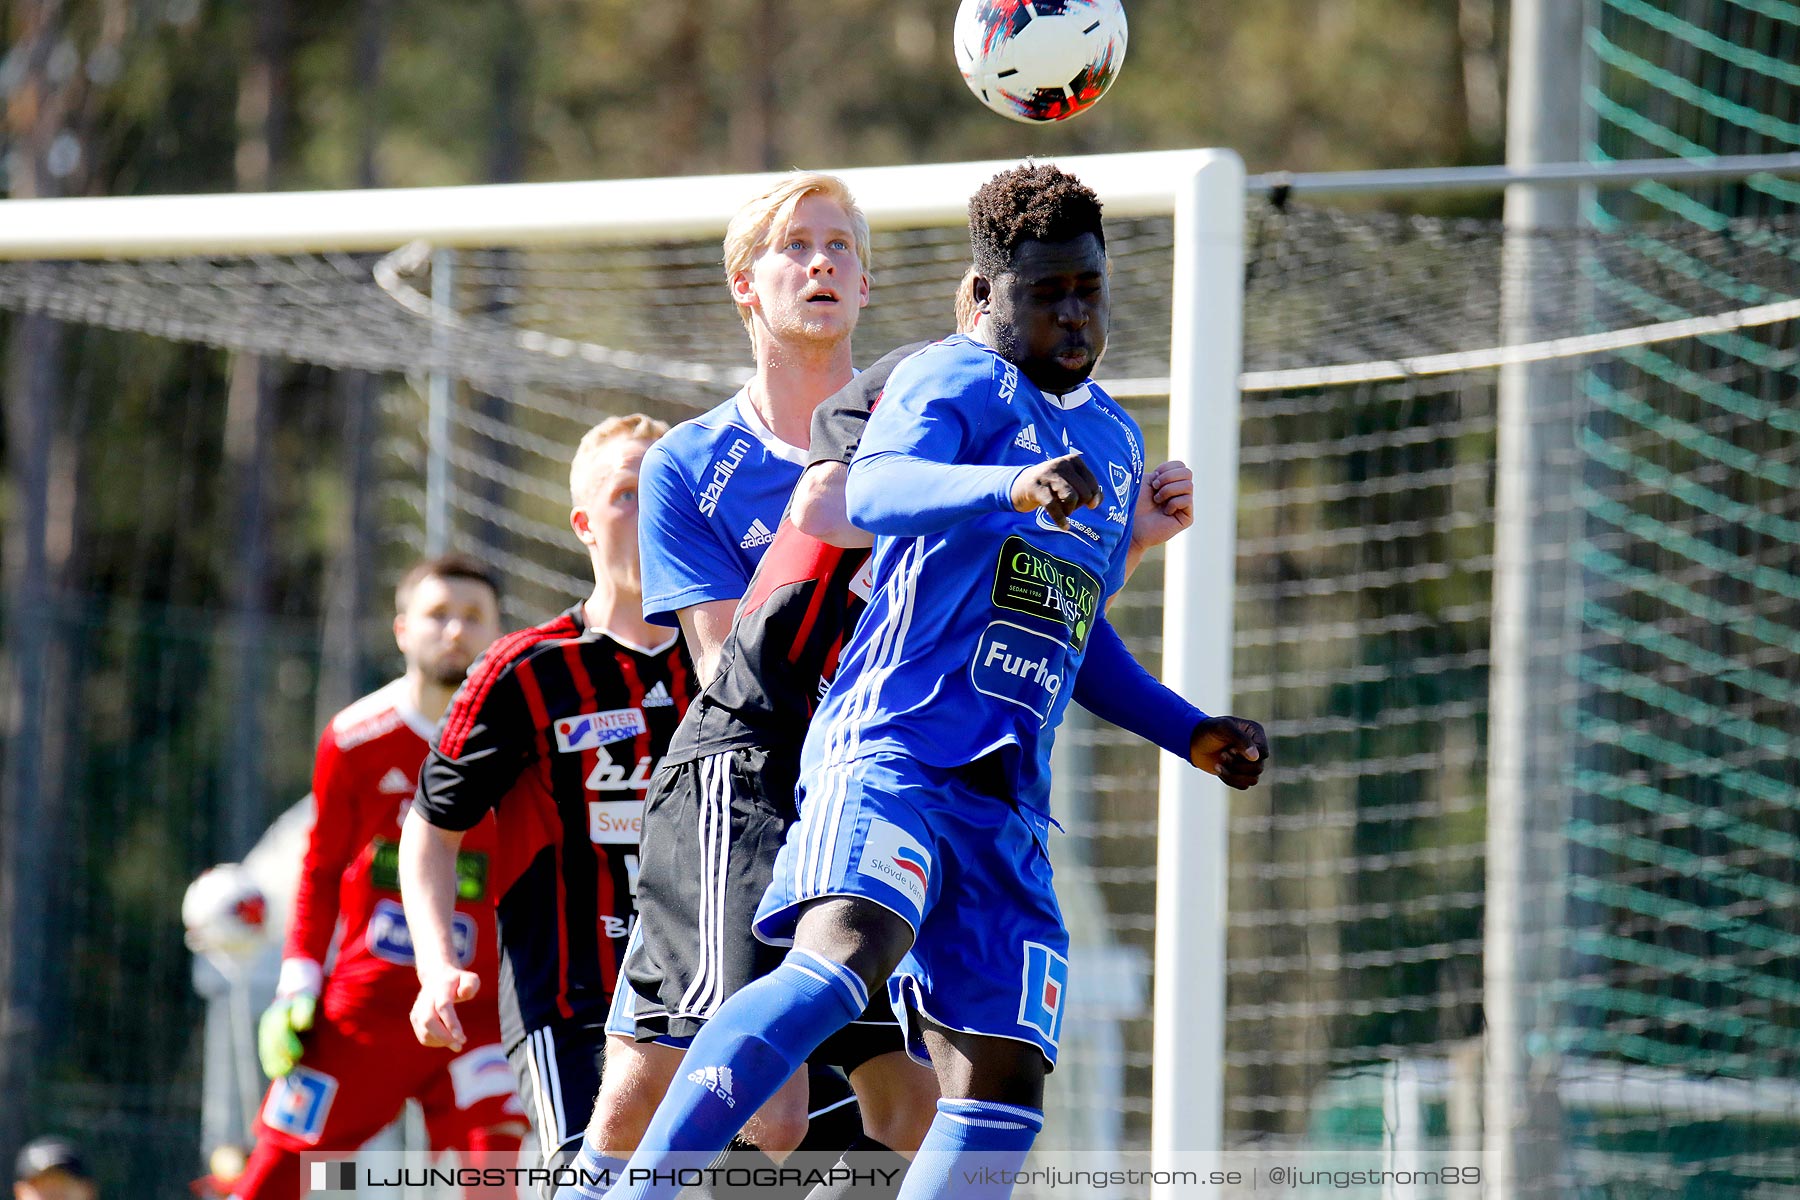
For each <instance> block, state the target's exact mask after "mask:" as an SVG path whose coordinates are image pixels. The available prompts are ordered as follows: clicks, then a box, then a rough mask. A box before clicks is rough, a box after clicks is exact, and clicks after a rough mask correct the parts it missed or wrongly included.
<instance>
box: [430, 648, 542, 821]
mask: <svg viewBox="0 0 1800 1200" xmlns="http://www.w3.org/2000/svg"><path fill="white" fill-rule="evenodd" d="M565 620H566V618H565ZM560 624H561V622H551V623H550V624H549V625H539V626H536V627H535V628H532V629H522V630H520V631H519V632H517V633H513V634H508V635H507V636H506V637H503V638H501V639H500V640H499V641H498V642H495V643H494V645H493V646H492V647H491V648H490V649H489V650H488V652H487V654H485V655H484V656H483V657H482V659H481V661H480V662H478V663H477V664H476V665H475V669H474V670H473V671H472V672H471V673H470V674H469V677H468V678H467V679H465V680H463V683H462V686H461V687H460V688H458V689H457V692H456V696H455V697H454V698H453V699H452V700H451V701H450V710H449V711H448V712H447V713H445V714H444V720H443V723H442V724H441V725H440V726H439V727H438V732H437V737H436V738H435V739H434V740H433V742H432V746H431V753H430V754H428V755H426V757H425V765H424V768H423V769H422V770H421V771H420V772H419V790H418V793H417V794H416V795H415V796H414V798H413V807H415V808H417V809H418V810H419V815H420V816H422V817H424V818H425V819H426V820H427V821H429V822H431V824H433V825H436V826H437V827H438V828H440V829H458V830H466V829H473V828H474V827H475V826H476V825H477V824H478V823H480V821H481V818H482V817H484V816H486V815H487V814H488V812H489V811H491V810H492V809H493V808H494V807H495V806H496V805H497V804H499V803H500V800H501V798H502V797H504V796H505V795H506V793H507V792H508V791H510V790H511V788H512V786H513V784H514V783H516V782H517V781H518V778H519V776H520V774H521V773H522V772H523V771H524V770H525V769H526V767H528V766H529V765H530V764H531V763H532V762H533V761H535V760H536V759H537V757H538V755H539V754H540V753H541V752H542V748H541V747H540V745H539V744H538V743H539V740H540V738H541V737H542V735H543V728H544V725H543V722H541V721H538V720H536V719H534V717H533V714H532V704H531V691H532V688H531V680H530V679H529V678H527V676H529V674H530V668H529V659H530V656H531V652H532V651H533V650H534V649H535V648H536V647H537V646H539V645H540V644H541V643H543V642H544V641H546V640H548V639H551V638H555V637H567V636H569V635H570V633H571V632H572V630H571V629H565V628H559V625H560Z"/></svg>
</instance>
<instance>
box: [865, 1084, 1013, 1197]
mask: <svg viewBox="0 0 1800 1200" xmlns="http://www.w3.org/2000/svg"><path fill="white" fill-rule="evenodd" d="M937 1109H938V1114H937V1119H936V1120H934V1121H932V1123H931V1131H930V1132H929V1133H927V1134H926V1135H925V1141H924V1143H923V1144H921V1145H920V1146H919V1154H918V1157H917V1158H915V1159H913V1164H912V1167H911V1169H909V1170H908V1171H907V1172H906V1181H905V1182H904V1183H902V1184H901V1185H900V1196H899V1200H926V1197H935V1196H955V1197H958V1198H959V1200H962V1198H963V1197H974V1198H976V1200H1006V1197H1008V1196H1010V1195H1012V1190H1013V1185H1012V1182H1011V1173H1012V1172H1015V1171H1017V1170H1018V1169H1019V1168H1020V1167H1022V1166H1023V1165H1024V1164H1025V1156H1026V1155H1027V1154H1029V1153H1030V1152H1031V1143H1032V1142H1033V1141H1035V1140H1036V1139H1037V1135H1038V1131H1039V1130H1041V1129H1042V1128H1043V1127H1044V1114H1043V1111H1042V1110H1040V1109H1036V1108H1020V1107H1019V1106H1018V1105H1014V1104H996V1103H993V1102H992V1101H988V1100H939V1101H938V1105H937Z"/></svg>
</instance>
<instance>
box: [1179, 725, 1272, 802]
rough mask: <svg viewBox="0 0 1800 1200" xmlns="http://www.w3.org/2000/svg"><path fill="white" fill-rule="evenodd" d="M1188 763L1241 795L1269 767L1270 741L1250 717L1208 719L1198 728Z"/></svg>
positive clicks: (1195, 730) (1253, 784)
mask: <svg viewBox="0 0 1800 1200" xmlns="http://www.w3.org/2000/svg"><path fill="white" fill-rule="evenodd" d="M1188 761H1189V762H1191V763H1193V764H1194V765H1195V766H1196V767H1199V768H1200V769H1201V770H1202V771H1205V772H1207V773H1208V774H1212V775H1217V776H1218V777H1219V778H1220V779H1221V780H1223V781H1224V783H1225V786H1227V787H1232V788H1236V789H1237V790H1238V791H1240V792H1241V791H1243V790H1244V789H1246V788H1253V787H1255V786H1256V782H1257V780H1259V779H1261V778H1262V773H1263V769H1264V768H1265V767H1267V766H1268V765H1269V738H1268V735H1267V734H1265V733H1264V732H1263V727H1262V726H1261V725H1258V724H1257V723H1256V722H1255V721H1252V720H1250V719H1249V718H1248V717H1208V718H1207V719H1206V720H1204V721H1202V722H1200V724H1199V725H1197V726H1195V727H1194V737H1193V742H1192V745H1191V747H1190V749H1189V752H1188Z"/></svg>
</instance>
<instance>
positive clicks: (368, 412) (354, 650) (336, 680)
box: [314, 0, 388, 726]
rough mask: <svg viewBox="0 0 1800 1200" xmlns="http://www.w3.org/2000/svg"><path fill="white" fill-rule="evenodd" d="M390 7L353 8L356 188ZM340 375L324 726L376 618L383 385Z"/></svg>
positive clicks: (366, 159)
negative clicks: (340, 457) (339, 505)
mask: <svg viewBox="0 0 1800 1200" xmlns="http://www.w3.org/2000/svg"><path fill="white" fill-rule="evenodd" d="M387 7H388V4H387V0H362V4H361V5H360V6H359V7H358V9H357V24H356V46H355V51H354V58H353V65H352V72H353V82H354V85H355V88H356V95H357V100H358V109H359V111H360V113H361V122H360V126H359V128H358V129H357V156H356V157H357V164H356V186H357V187H361V188H372V187H378V186H380V178H379V174H378V172H377V169H376V165H375V155H376V146H377V144H378V141H379V131H380V127H381V122H380V119H379V113H380V105H379V96H378V93H379V90H380V85H381V62H382V58H383V51H384V50H385V49H386V44H385V43H386V38H387ZM338 378H339V382H340V387H341V394H342V397H343V403H344V430H343V445H344V490H345V495H346V497H347V503H346V504H345V511H344V526H345V528H344V530H343V533H342V536H341V538H340V540H339V542H338V547H339V549H338V552H337V555H336V561H335V564H334V566H333V569H332V570H331V572H330V573H329V576H328V583H327V596H326V599H325V604H324V606H323V607H324V613H325V619H324V620H323V621H322V622H321V623H320V627H321V644H320V650H321V653H320V673H319V674H320V677H319V693H318V706H317V718H318V719H317V720H316V721H315V722H314V723H315V724H317V725H321V726H322V725H323V724H324V723H325V721H326V720H327V719H329V718H330V716H331V715H332V713H334V712H336V711H337V710H338V709H340V708H342V707H343V706H344V705H345V704H348V703H349V702H350V701H351V700H353V699H355V697H356V696H357V694H358V693H359V692H360V691H361V690H362V685H363V668H364V664H365V662H366V661H367V657H368V651H369V646H368V639H367V638H366V637H365V636H364V634H365V633H366V632H367V631H368V629H369V628H370V627H371V625H372V624H373V622H372V621H371V620H369V619H368V618H369V617H370V615H371V613H372V611H373V609H372V602H373V599H374V597H373V596H372V594H371V588H372V584H373V580H374V576H375V553H376V538H375V520H376V513H375V505H374V504H373V503H372V499H373V497H372V494H371V493H372V490H373V488H374V487H375V462H374V446H375V441H376V438H377V436H378V434H379V432H380V426H381V422H380V415H379V413H378V411H377V407H376V406H377V404H378V402H379V398H380V390H379V387H378V385H377V382H376V380H375V377H374V376H372V375H370V374H368V373H367V372H364V371H345V372H343V373H341V374H340V375H339V377H338Z"/></svg>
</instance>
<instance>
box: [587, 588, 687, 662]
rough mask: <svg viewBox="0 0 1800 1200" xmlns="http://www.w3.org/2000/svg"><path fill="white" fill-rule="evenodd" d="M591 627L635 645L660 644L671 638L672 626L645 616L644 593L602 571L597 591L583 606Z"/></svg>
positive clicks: (648, 645) (588, 624) (595, 589)
mask: <svg viewBox="0 0 1800 1200" xmlns="http://www.w3.org/2000/svg"><path fill="white" fill-rule="evenodd" d="M581 612H582V616H583V618H584V619H585V620H586V621H587V627H588V628H589V629H598V630H600V631H601V632H602V633H605V634H608V635H610V636H611V637H613V638H615V639H617V640H618V641H621V642H626V643H628V644H630V645H633V646H644V647H650V646H658V645H661V644H662V643H663V642H666V641H668V640H669V632H670V631H669V630H668V629H665V628H664V627H663V626H661V625H652V624H651V623H650V622H648V621H646V620H644V597H643V594H642V593H641V592H639V591H637V590H635V589H632V588H626V587H621V586H619V585H618V584H616V583H614V582H613V581H612V580H611V579H610V578H608V577H607V576H605V575H598V576H597V578H596V580H595V583H594V591H593V594H592V595H590V596H589V597H588V598H587V600H586V601H585V602H584V603H583V604H582V606H581Z"/></svg>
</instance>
